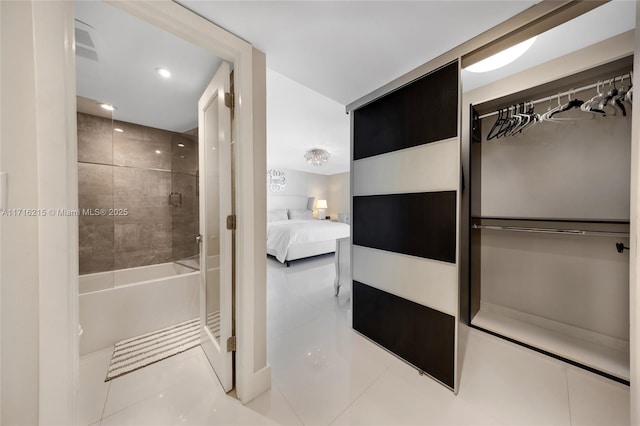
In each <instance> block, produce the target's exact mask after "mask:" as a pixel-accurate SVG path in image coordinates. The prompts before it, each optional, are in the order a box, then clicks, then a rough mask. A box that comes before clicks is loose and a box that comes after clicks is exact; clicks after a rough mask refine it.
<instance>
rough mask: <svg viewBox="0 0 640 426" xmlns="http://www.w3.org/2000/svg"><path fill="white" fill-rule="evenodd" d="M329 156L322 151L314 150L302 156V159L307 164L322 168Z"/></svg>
mask: <svg viewBox="0 0 640 426" xmlns="http://www.w3.org/2000/svg"><path fill="white" fill-rule="evenodd" d="M330 156H331V155H330V154H329V153H328V152H327V151H325V150H324V149H318V148H314V149H311V150H309V151H307V153H306V154H305V155H304V158H305V159H306V160H307V163H309V164H313V165H314V166H322V165H323V164H324V163H326V162H327V160H328V159H329V157H330Z"/></svg>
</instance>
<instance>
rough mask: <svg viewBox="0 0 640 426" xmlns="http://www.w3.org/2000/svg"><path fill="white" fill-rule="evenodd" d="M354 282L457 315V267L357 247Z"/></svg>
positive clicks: (354, 260) (355, 250)
mask: <svg viewBox="0 0 640 426" xmlns="http://www.w3.org/2000/svg"><path fill="white" fill-rule="evenodd" d="M352 265H353V267H352V268H353V279H354V280H356V281H360V282H363V283H367V284H368V285H370V286H372V287H375V288H377V289H379V290H383V291H386V292H388V293H391V294H395V295H396V296H399V297H402V298H404V299H407V300H411V301H412V302H416V303H419V304H421V305H423V306H428V307H430V308H433V309H436V310H438V311H440V312H444V313H446V314H449V315H452V316H455V315H456V314H457V310H458V297H457V296H458V292H457V291H453V290H457V287H458V266H457V265H456V264H452V263H447V262H440V261H437V260H431V259H423V258H419V257H414V256H408V255H405V254H397V253H391V252H388V251H383V250H377V249H372V248H367V247H361V246H353V263H352Z"/></svg>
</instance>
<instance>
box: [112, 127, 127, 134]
mask: <svg viewBox="0 0 640 426" xmlns="http://www.w3.org/2000/svg"><path fill="white" fill-rule="evenodd" d="M113 131H114V132H118V133H124V130H122V129H121V128H120V127H116V128H115V129H113Z"/></svg>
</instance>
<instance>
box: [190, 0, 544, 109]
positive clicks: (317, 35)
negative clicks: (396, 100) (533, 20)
mask: <svg viewBox="0 0 640 426" xmlns="http://www.w3.org/2000/svg"><path fill="white" fill-rule="evenodd" d="M179 3H180V4H182V5H184V6H186V7H187V8H189V9H191V10H193V11H194V12H197V13H198V14H200V15H201V16H203V17H205V18H207V19H208V20H210V21H212V22H214V23H215V24H218V25H219V26H221V27H223V28H225V29H226V30H228V31H231V32H232V33H234V34H236V35H238V36H240V37H242V38H243V39H245V40H247V41H249V42H250V43H252V44H253V45H254V46H256V47H257V48H258V49H260V50H262V51H263V52H265V53H266V54H267V66H268V67H269V68H271V69H273V70H275V71H277V72H279V73H281V74H283V75H285V76H287V77H289V78H291V79H293V80H295V81H297V82H299V83H301V84H303V85H305V86H307V87H309V88H311V89H313V90H315V91H317V92H319V93H321V94H323V95H325V96H328V97H329V98H331V99H333V100H335V101H337V102H339V103H341V104H343V105H346V104H349V103H350V102H352V101H354V100H356V99H358V98H360V97H362V96H364V95H365V94H367V93H369V92H372V91H373V90H375V89H377V88H378V87H380V86H382V85H384V84H386V83H388V82H389V81H391V80H393V79H395V78H397V77H399V76H401V75H403V74H405V73H406V72H408V71H410V70H412V69H414V68H416V67H418V66H419V65H422V64H424V63H425V62H427V61H429V60H430V59H433V58H434V57H436V56H438V55H440V54H442V53H445V52H447V51H448V50H450V49H452V48H453V47H455V46H457V45H459V44H461V43H463V42H465V41H467V40H469V39H470V38H473V37H474V36H476V35H478V34H480V33H482V32H484V31H486V30H488V29H489V28H491V27H493V26H495V25H497V24H499V23H500V22H503V21H505V20H506V19H508V18H510V17H512V16H513V15H516V14H517V13H519V12H521V11H523V10H525V9H527V8H528V7H530V6H532V5H534V4H536V3H538V1H530V0H529V1H526V0H522V1H484V0H483V1H443V0H440V1H434V0H431V1H345V0H343V1H197V0H195V1H194V0H179Z"/></svg>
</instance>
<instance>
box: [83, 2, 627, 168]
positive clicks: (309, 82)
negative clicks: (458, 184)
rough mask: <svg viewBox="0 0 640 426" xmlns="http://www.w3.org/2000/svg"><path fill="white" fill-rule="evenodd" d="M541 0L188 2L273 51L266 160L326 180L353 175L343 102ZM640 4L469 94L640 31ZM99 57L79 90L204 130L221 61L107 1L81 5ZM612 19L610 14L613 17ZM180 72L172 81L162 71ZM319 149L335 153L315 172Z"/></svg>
mask: <svg viewBox="0 0 640 426" xmlns="http://www.w3.org/2000/svg"><path fill="white" fill-rule="evenodd" d="M537 2H538V1H480V0H478V1H426V0H425V1H346V0H343V1H192V0H183V1H180V3H181V4H182V5H184V6H185V7H187V8H189V9H191V10H193V11H195V12H196V13H198V14H200V15H201V16H203V17H205V18H207V19H208V20H210V21H212V22H214V23H216V24H218V25H219V26H221V27H223V28H225V29H227V30H229V31H231V32H233V33H235V34H236V35H238V36H240V37H242V38H243V39H245V40H247V41H248V42H250V43H252V44H253V45H254V46H256V47H257V48H259V49H260V50H262V51H264V52H265V53H266V55H267V65H268V72H267V109H268V112H267V157H268V160H267V163H268V167H270V168H287V169H293V170H301V171H308V172H313V173H321V174H328V175H330V174H334V173H340V172H345V171H348V170H349V159H350V155H349V143H350V142H349V140H350V136H349V117H348V116H347V115H346V114H345V113H344V105H346V104H348V103H350V102H352V101H354V100H356V99H358V98H360V97H362V96H364V95H366V94H367V93H369V92H371V91H373V90H375V89H377V88H378V87H380V86H382V85H384V84H386V83H388V82H389V81H392V80H393V79H395V78H397V77H399V76H401V75H403V74H404V73H406V72H408V71H410V70H412V69H414V68H415V67H417V66H419V65H421V64H423V63H425V62H427V61H429V60H430V59H432V58H434V57H436V56H438V55H440V54H442V53H444V52H446V51H448V50H450V49H451V48H453V47H455V46H457V45H459V44H461V43H463V42H464V41H466V40H468V39H470V38H472V37H474V36H475V35H477V34H480V33H481V32H483V31H485V30H487V29H489V28H491V27H493V26H495V25H496V24H498V23H500V22H502V21H504V20H506V19H508V18H509V17H511V16H513V15H515V14H517V13H519V12H520V11H522V10H524V9H526V8H528V7H530V6H532V5H534V4H535V3H537ZM634 10H635V2H634V1H624V0H618V1H613V2H611V3H608V4H606V5H605V6H601V7H599V8H598V9H596V10H595V11H593V12H590V13H589V14H586V15H585V16H583V17H579V18H578V19H577V20H576V21H575V22H572V23H568V24H565V25H564V26H562V28H561V27H558V28H557V29H554V30H551V31H549V32H548V33H547V34H544V35H542V36H540V37H539V38H538V40H537V41H536V43H535V44H534V46H533V47H532V48H531V49H530V51H529V52H527V54H525V55H523V57H522V58H521V59H519V60H518V61H516V62H514V63H513V64H511V65H509V66H507V67H505V68H504V69H501V70H497V71H494V72H491V73H486V74H484V75H483V74H476V75H471V73H468V72H466V71H464V75H463V81H464V89H465V90H470V89H471V88H474V87H478V86H481V85H484V84H487V83H489V82H491V81H495V80H497V79H499V78H502V77H504V76H506V75H510V74H512V73H514V72H518V71H520V70H522V69H526V68H528V67H530V66H532V65H534V64H537V63H541V62H544V61H546V60H550V59H552V58H554V57H557V56H560V55H563V54H565V53H568V52H570V51H573V50H576V49H578V48H581V47H584V46H586V45H588V44H592V43H594V42H597V41H599V40H602V39H605V38H608V37H611V36H613V35H616V34H618V33H621V32H623V31H626V30H628V29H631V28H633V27H634V16H635V13H634ZM76 14H77V18H78V19H80V20H81V21H83V22H85V23H87V24H89V25H90V26H91V27H93V28H91V27H87V26H84V24H82V23H80V24H78V27H79V28H81V29H86V30H88V31H89V33H90V35H91V36H92V38H93V40H94V42H95V47H96V51H97V54H98V61H97V62H96V61H92V60H89V59H86V58H85V57H78V60H77V69H78V94H79V95H81V96H84V97H87V98H92V99H96V100H100V101H106V102H111V103H114V104H115V105H117V106H118V108H119V109H118V110H117V111H116V118H118V119H122V120H124V121H130V122H134V123H139V124H144V125H148V126H152V127H158V128H164V129H169V130H175V131H183V130H188V129H191V128H193V127H195V125H196V120H197V114H196V102H197V99H198V98H199V96H200V93H201V92H202V91H203V89H204V87H205V86H206V84H207V83H208V81H209V80H210V78H211V77H212V76H213V73H214V71H215V70H216V69H217V67H218V66H219V63H220V61H219V59H217V58H215V57H214V56H212V55H211V54H210V53H208V52H206V51H203V50H202V49H200V48H198V47H196V46H193V45H191V44H189V43H186V42H184V41H182V40H180V39H178V38H177V37H174V36H173V35H171V34H168V33H166V32H164V31H162V30H159V29H157V28H155V27H153V26H151V25H149V24H147V23H145V22H143V21H140V20H138V19H137V18H134V17H132V16H130V15H128V14H126V13H123V12H121V11H120V10H119V9H117V8H115V7H113V6H111V5H108V4H104V3H101V2H76ZM603 16H604V17H603ZM160 66H162V67H167V68H169V69H170V70H171V71H172V72H173V74H174V77H173V78H172V79H171V80H162V79H161V78H160V77H159V76H157V74H155V68H157V67H160ZM312 148H324V149H326V150H328V151H329V152H330V153H331V158H330V159H329V161H328V163H327V164H325V165H323V166H321V167H314V166H311V165H309V164H307V163H306V162H305V160H304V157H303V155H304V153H305V152H306V151H307V150H309V149H312Z"/></svg>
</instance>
